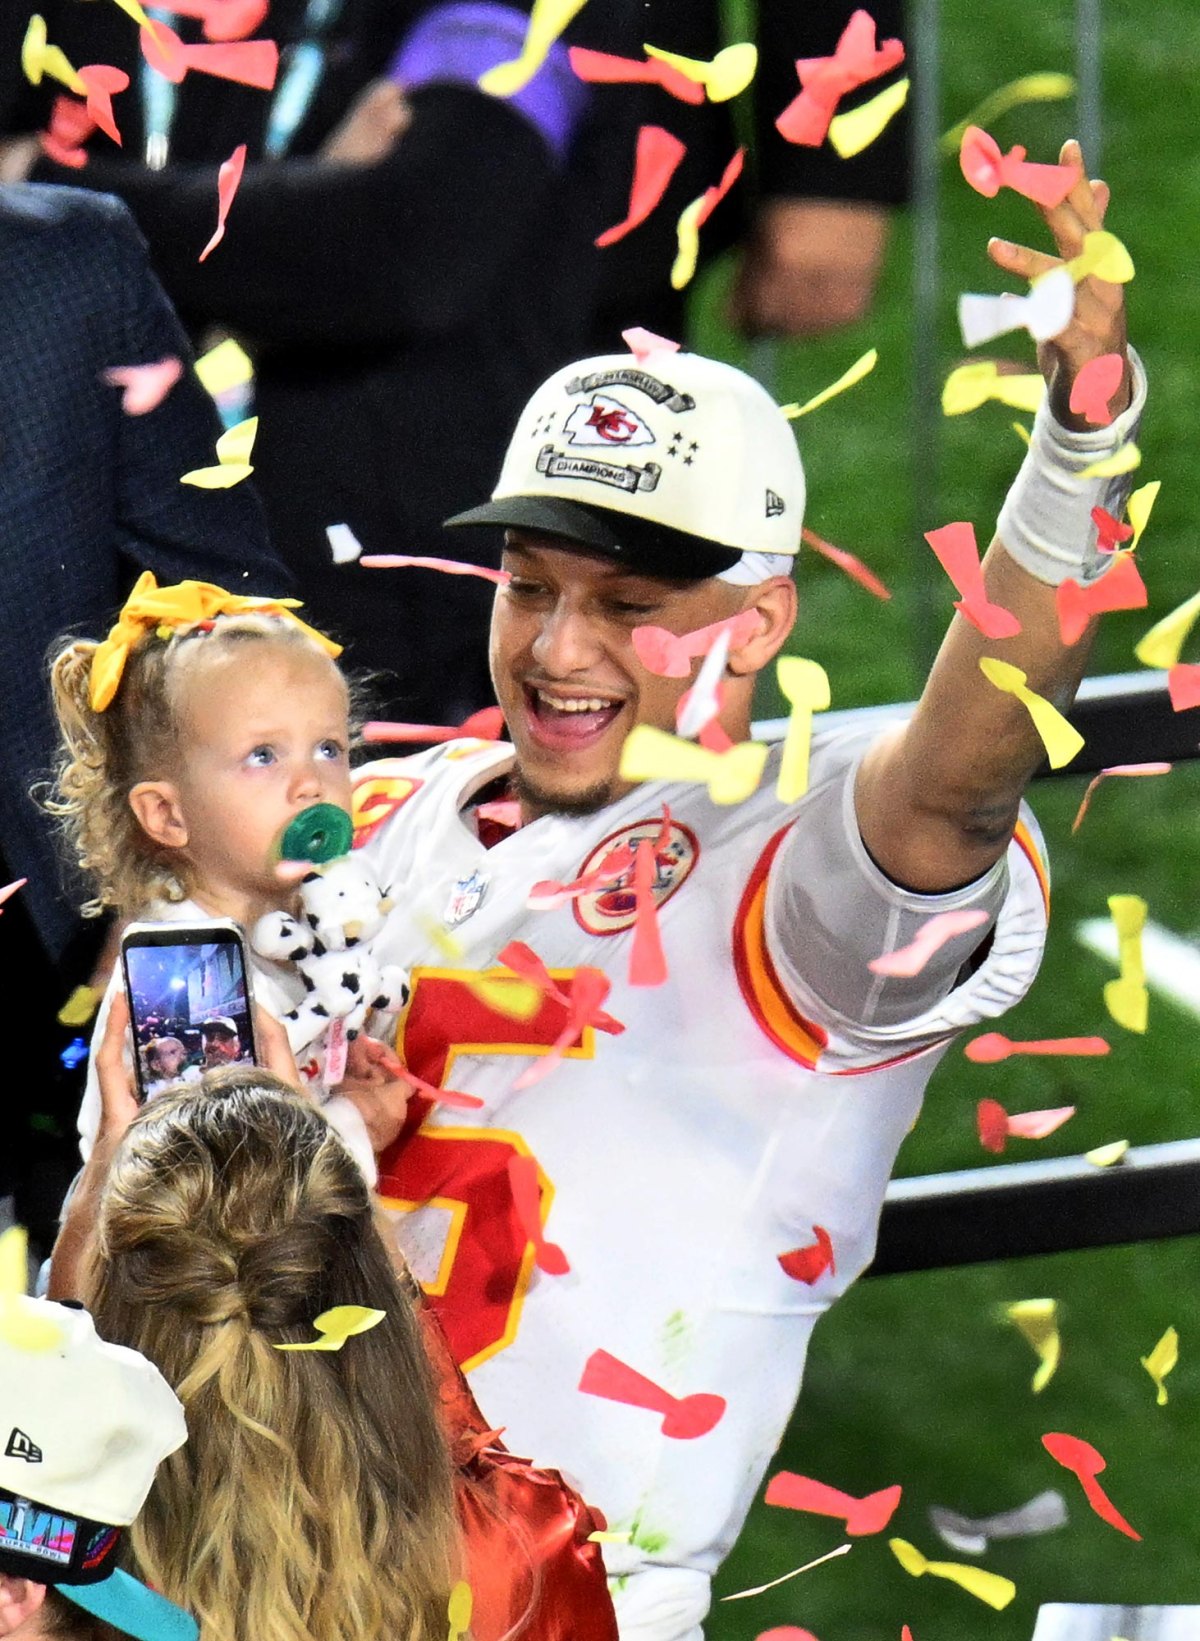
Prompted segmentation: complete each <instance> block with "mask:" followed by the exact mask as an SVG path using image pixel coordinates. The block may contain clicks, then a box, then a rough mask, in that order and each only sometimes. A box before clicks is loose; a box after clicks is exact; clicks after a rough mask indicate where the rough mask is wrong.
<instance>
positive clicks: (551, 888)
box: [525, 846, 633, 912]
mask: <svg viewBox="0 0 1200 1641" xmlns="http://www.w3.org/2000/svg"><path fill="white" fill-rule="evenodd" d="M632 866H633V850H632V849H630V848H629V847H628V846H622V847H621V848H620V849H613V850H612V851H611V852H610V853H609V854H607V855H605V857H604V859H603V860H602V861H601V862H600V864H599V866H597V867H596V869H595V871H594V872H585V873H584V875H583V876H582V877H579V878H576V879H575V880H574V882H573V883H559V882H557V881H556V880H555V879H554V878H546V879H544V880H543V881H542V882H540V883H535V884H534V886H533V888H532V889H530V891H529V895H528V898H527V899H526V901H525V904H526V905H527V906H528V907H529V910H530V911H531V912H549V911H553V910H554V909H555V907H557V906H565V905H566V904H567V902H568V901H571V900H578V899H579V898H580V896H581V895H590V894H594V893H595V892H596V891H597V890H598V889H605V888H607V887H608V886H609V885H610V884H613V883H617V882H619V881H620V879H621V878H623V877H624V876H625V874H626V873H627V872H628V871H629V870H630V869H631V867H632Z"/></svg>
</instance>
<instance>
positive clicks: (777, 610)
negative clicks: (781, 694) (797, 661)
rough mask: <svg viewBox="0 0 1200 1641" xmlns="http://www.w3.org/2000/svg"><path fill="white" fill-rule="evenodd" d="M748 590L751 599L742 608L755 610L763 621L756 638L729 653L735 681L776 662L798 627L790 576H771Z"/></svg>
mask: <svg viewBox="0 0 1200 1641" xmlns="http://www.w3.org/2000/svg"><path fill="white" fill-rule="evenodd" d="M748 591H749V592H750V594H751V596H750V598H749V599H748V600H747V602H746V603H745V605H744V606H743V608H744V609H747V610H756V611H757V612H758V614H759V616H760V617H761V620H760V623H759V626H758V629H757V630H756V631H755V633H754V634H753V636H752V637H750V638H748V639H747V640H746V642H745V643H744V644H739V645H738V647H737V649H735V650H730V652H729V663H728V665H729V671H730V672H731V673H732V674H733V675H734V677H735V678H740V677H751V676H753V674H754V673H756V672H761V671H762V670H763V668H764V667H765V666H767V665H768V663H769V662H771V661H773V660H774V659H775V657H776V656H777V655H778V654H779V652H780V650H781V649H782V648H783V646H784V644H785V643H786V642H787V637H788V634H789V633H790V632H791V630H792V628H793V627H794V626H795V625H796V614H797V611H798V608H799V604H798V600H797V598H796V584H795V582H794V581H793V580H792V578H791V577H790V576H782V575H777V576H772V577H771V579H770V581H763V582H760V583H759V585H758V586H757V587H752V588H749V589H748Z"/></svg>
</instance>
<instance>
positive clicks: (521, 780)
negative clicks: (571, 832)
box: [511, 764, 616, 816]
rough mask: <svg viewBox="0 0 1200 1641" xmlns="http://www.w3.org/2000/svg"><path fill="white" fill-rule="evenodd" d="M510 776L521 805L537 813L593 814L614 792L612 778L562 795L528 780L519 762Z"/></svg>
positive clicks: (610, 799) (610, 800)
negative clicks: (580, 790)
mask: <svg viewBox="0 0 1200 1641" xmlns="http://www.w3.org/2000/svg"><path fill="white" fill-rule="evenodd" d="M511 780H512V786H513V790H514V792H515V793H516V795H517V798H518V800H519V802H520V803H521V804H522V806H523V807H524V808H526V809H530V810H533V811H534V813H535V814H538V815H574V816H584V815H594V814H595V813H596V811H597V810H598V809H606V808H607V807H608V805H609V804H610V803H611V802H612V801H613V798H614V797H615V796H616V794H615V793H614V791H613V782H612V781H610V780H606V781H597V783H596V784H595V786H588V787H585V788H584V789H583V791H582V792H574V793H572V794H571V795H570V797H564V796H563V795H562V794H560V793H557V792H552V791H550V790H549V789H548V788H546V787H542V786H539V785H538V784H537V782H536V781H531V780H530V779H529V777H528V776H527V775H526V773H525V771H524V770H523V769H522V768H521V766H520V764H517V766H516V767H515V768H514V770H513V772H512V776H511Z"/></svg>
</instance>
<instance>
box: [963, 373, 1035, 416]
mask: <svg viewBox="0 0 1200 1641" xmlns="http://www.w3.org/2000/svg"><path fill="white" fill-rule="evenodd" d="M1045 397H1046V384H1045V382H1044V381H1043V380H1042V378H1041V376H1039V375H1038V374H1037V372H1036V371H1035V372H1033V374H1032V375H1027V376H1012V375H1004V374H1003V373H1002V372H1001V370H1000V369H999V367H998V366H997V364H996V361H995V360H994V359H980V360H979V361H978V362H977V363H973V364H969V365H959V366H958V368H957V369H956V370H952V371H951V372H950V374H949V376H947V378H946V380H945V382H944V383H943V384H942V415H943V416H963V415H965V414H966V413H967V411H970V410H978V409H979V407H980V405H982V404H986V403H987V401H988V400H989V399H996V400H997V401H998V402H999V403H1000V404H1002V405H1010V406H1011V407H1012V408H1013V410H1027V411H1029V412H1030V413H1032V412H1033V411H1035V410H1036V409H1037V407H1038V406H1039V405H1040V404H1041V402H1042V400H1043V399H1044V398H1045Z"/></svg>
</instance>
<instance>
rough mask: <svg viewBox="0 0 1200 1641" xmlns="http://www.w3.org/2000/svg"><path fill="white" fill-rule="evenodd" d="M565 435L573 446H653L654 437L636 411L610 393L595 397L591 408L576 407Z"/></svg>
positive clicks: (594, 395)
mask: <svg viewBox="0 0 1200 1641" xmlns="http://www.w3.org/2000/svg"><path fill="white" fill-rule="evenodd" d="M563 432H564V433H565V434H566V435H567V436H568V440H569V442H570V443H571V444H576V445H578V444H591V445H607V446H609V447H611V446H612V445H615V444H653V443H654V442H655V441H654V434H653V433H651V431H650V429H649V428H648V427H647V426H646V424H645V422H644V421H643V420H642V419H641V417H640V416H639V415H638V414H637V412H636V411H635V410H630V408H629V406H628V405H623V404H622V403H621V401H620V399H613V398H610V396H609V395H608V394H607V393H593V394H592V397H591V398H590V399H589V400H588V402H587V404H584V405H576V406H575V409H574V410H573V411H572V412H571V414H570V415H569V416H568V417H567V420H566V423H565V425H564V427H563Z"/></svg>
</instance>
